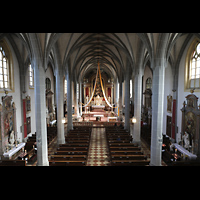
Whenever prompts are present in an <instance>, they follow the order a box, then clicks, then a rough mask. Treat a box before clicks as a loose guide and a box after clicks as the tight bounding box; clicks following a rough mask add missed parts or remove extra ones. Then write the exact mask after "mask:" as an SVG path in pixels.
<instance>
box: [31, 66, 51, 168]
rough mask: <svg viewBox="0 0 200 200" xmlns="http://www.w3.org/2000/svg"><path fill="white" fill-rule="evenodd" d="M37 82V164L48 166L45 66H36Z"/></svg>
mask: <svg viewBox="0 0 200 200" xmlns="http://www.w3.org/2000/svg"><path fill="white" fill-rule="evenodd" d="M34 84H35V123H36V133H37V134H36V141H37V165H38V166H48V165H49V161H48V144H47V124H46V95H45V71H44V68H43V67H41V66H40V67H38V65H36V66H35V67H34Z"/></svg>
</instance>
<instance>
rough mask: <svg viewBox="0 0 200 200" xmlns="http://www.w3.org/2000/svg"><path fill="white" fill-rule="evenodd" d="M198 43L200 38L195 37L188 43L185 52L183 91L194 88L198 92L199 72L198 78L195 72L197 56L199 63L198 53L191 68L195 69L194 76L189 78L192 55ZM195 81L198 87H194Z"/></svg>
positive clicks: (199, 56) (199, 90)
mask: <svg viewBox="0 0 200 200" xmlns="http://www.w3.org/2000/svg"><path fill="white" fill-rule="evenodd" d="M198 45H200V39H198V38H195V39H194V40H193V42H192V43H191V44H190V46H189V48H188V52H187V54H186V62H185V87H184V91H185V92H189V91H190V90H192V89H195V91H196V92H200V73H199V78H196V76H197V74H196V70H197V68H198V67H197V62H196V61H197V59H198V58H199V63H200V53H199V55H198V57H197V59H196V61H195V67H194V68H193V70H194V71H195V75H194V76H195V78H193V79H192V78H191V76H192V73H191V70H192V67H191V66H192V60H193V57H194V55H195V53H196V50H197V46H198ZM191 81H193V84H194V87H191ZM196 81H199V83H198V87H196V85H197V84H196Z"/></svg>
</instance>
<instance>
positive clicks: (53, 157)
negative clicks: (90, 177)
mask: <svg viewBox="0 0 200 200" xmlns="http://www.w3.org/2000/svg"><path fill="white" fill-rule="evenodd" d="M51 160H54V161H57V160H65V161H67V160H76V161H77V160H78V161H86V160H87V156H86V155H51Z"/></svg>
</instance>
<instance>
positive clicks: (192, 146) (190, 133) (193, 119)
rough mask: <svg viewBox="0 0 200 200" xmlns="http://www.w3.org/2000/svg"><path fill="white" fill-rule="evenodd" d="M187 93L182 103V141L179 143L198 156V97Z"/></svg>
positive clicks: (199, 151) (199, 129)
mask: <svg viewBox="0 0 200 200" xmlns="http://www.w3.org/2000/svg"><path fill="white" fill-rule="evenodd" d="M193 92H194V91H193V90H192V91H191V94H189V95H187V96H186V97H185V98H186V102H185V101H184V103H183V108H182V109H181V111H182V130H181V134H182V141H181V145H182V146H183V147H184V148H185V149H186V150H188V151H189V152H191V153H193V154H195V155H197V157H198V158H199V157H200V106H198V97H197V96H196V95H194V94H193Z"/></svg>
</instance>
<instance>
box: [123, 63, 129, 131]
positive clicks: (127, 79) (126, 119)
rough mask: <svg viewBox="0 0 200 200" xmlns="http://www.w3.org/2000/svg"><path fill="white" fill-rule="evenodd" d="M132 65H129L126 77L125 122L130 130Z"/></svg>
mask: <svg viewBox="0 0 200 200" xmlns="http://www.w3.org/2000/svg"><path fill="white" fill-rule="evenodd" d="M129 72H130V66H129V65H128V66H127V69H126V77H125V124H124V128H125V129H127V130H128V131H129V130H130V74H129Z"/></svg>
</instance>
